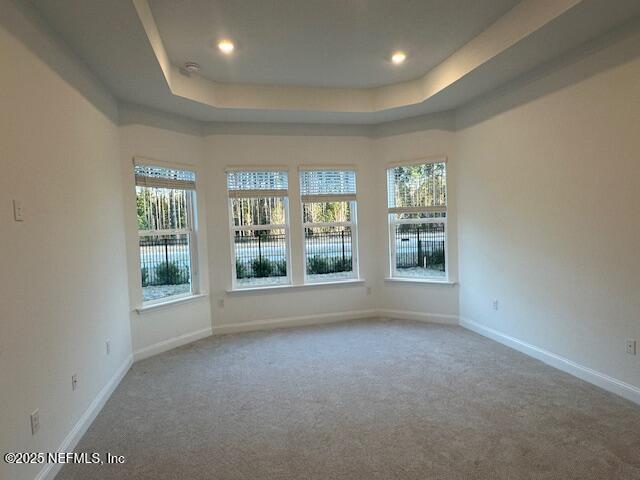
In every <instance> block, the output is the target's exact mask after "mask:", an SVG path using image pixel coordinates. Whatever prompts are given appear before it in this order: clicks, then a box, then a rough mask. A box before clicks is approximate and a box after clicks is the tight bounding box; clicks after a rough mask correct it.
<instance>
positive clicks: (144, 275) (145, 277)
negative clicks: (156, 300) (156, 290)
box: [140, 267, 149, 287]
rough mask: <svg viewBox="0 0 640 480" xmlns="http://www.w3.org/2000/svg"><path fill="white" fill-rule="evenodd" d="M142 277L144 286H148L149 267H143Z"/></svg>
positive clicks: (141, 270)
mask: <svg viewBox="0 0 640 480" xmlns="http://www.w3.org/2000/svg"><path fill="white" fill-rule="evenodd" d="M140 277H141V278H142V286H143V287H148V286H149V271H148V270H147V267H142V268H141V269H140Z"/></svg>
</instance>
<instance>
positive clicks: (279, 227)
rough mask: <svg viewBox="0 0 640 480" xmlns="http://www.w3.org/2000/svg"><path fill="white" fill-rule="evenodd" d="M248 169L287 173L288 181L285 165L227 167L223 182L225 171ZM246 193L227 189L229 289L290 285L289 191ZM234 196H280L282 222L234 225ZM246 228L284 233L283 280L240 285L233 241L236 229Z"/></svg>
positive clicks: (255, 191) (287, 172)
mask: <svg viewBox="0 0 640 480" xmlns="http://www.w3.org/2000/svg"><path fill="white" fill-rule="evenodd" d="M248 171H259V172H284V173H286V174H287V182H288V181H289V179H288V177H289V171H288V169H287V168H286V167H272V166H265V167H227V168H226V169H225V182H226V181H227V180H226V176H227V173H229V172H248ZM247 192H248V193H243V194H235V195H234V194H232V193H231V192H229V191H228V190H227V193H228V195H227V196H228V199H227V211H228V212H229V213H228V215H229V237H230V238H229V240H230V241H229V244H230V248H231V289H232V290H247V289H259V288H270V287H283V286H287V285H291V279H292V275H291V269H292V265H291V235H290V221H289V192H288V190H282V191H279V190H264V191H260V190H251V191H247ZM236 198H282V199H283V204H284V220H285V223H283V224H275V223H269V224H265V225H245V226H243V225H235V222H234V217H233V200H234V199H236ZM246 230H283V231H284V235H285V260H286V262H287V275H286V276H285V277H284V281H283V282H279V283H277V284H273V285H268V284H267V285H260V284H258V283H257V284H255V285H251V284H247V285H240V284H239V283H238V278H237V271H236V243H235V234H236V232H238V231H246Z"/></svg>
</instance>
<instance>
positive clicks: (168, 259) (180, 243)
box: [140, 235, 191, 287]
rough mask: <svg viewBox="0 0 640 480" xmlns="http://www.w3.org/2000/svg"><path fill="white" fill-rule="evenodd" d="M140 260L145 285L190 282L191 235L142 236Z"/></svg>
mask: <svg viewBox="0 0 640 480" xmlns="http://www.w3.org/2000/svg"><path fill="white" fill-rule="evenodd" d="M140 262H141V270H142V271H141V274H142V286H143V287H147V286H152V285H182V284H185V283H190V281H191V272H190V265H191V253H190V251H189V236H188V235H150V236H144V237H140Z"/></svg>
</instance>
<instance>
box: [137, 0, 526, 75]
mask: <svg viewBox="0 0 640 480" xmlns="http://www.w3.org/2000/svg"><path fill="white" fill-rule="evenodd" d="M518 1H519V0H404V1H392V0H351V1H345V0H306V1H305V0H278V1H265V0H242V1H238V0H183V1H176V0H150V1H149V5H150V7H151V11H152V13H153V17H154V19H155V21H156V24H157V26H158V29H159V31H160V36H161V37H162V41H163V43H164V47H165V49H166V51H167V53H168V55H169V58H170V59H171V61H172V63H174V64H175V65H178V66H181V65H183V64H184V63H185V62H187V61H195V62H197V63H199V64H200V65H201V67H202V72H201V73H202V75H203V76H205V77H207V78H209V79H211V80H213V81H216V82H222V83H245V84H246V83H248V84H265V85H297V86H305V87H342V88H345V87H349V88H368V87H378V86H382V85H388V84H392V83H398V82H403V81H406V80H413V79H416V78H418V77H420V76H422V75H424V74H425V73H426V72H428V71H429V70H431V69H432V68H433V67H435V66H436V65H437V64H438V63H440V62H441V61H442V60H444V59H445V58H447V57H448V56H449V55H451V54H452V53H454V52H455V51H456V50H458V49H459V48H460V47H462V46H463V45H464V44H465V43H467V42H468V41H469V40H471V39H472V38H473V37H475V36H476V35H478V34H479V33H480V32H482V31H483V30H485V29H486V28H487V27H488V26H489V25H490V24H491V23H493V22H494V21H495V20H497V19H498V18H499V17H501V16H502V15H503V14H504V13H506V12H507V11H508V10H509V9H511V7H513V6H514V5H515V4H516V3H518ZM221 38H230V39H232V40H233V41H234V43H235V44H236V50H235V52H234V54H233V55H231V56H229V57H227V56H224V55H223V54H221V53H220V52H219V51H218V49H217V48H216V45H217V42H218V39H221ZM394 50H404V51H405V52H407V54H408V58H407V61H406V62H405V63H404V64H403V65H402V66H396V65H393V64H391V62H390V61H389V57H390V55H391V52H392V51H394Z"/></svg>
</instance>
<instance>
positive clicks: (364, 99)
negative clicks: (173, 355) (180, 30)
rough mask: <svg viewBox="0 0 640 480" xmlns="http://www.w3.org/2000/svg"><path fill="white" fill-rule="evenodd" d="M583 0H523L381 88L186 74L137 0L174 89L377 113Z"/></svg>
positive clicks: (444, 81) (425, 96) (437, 84)
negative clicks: (435, 59)
mask: <svg viewBox="0 0 640 480" xmlns="http://www.w3.org/2000/svg"><path fill="white" fill-rule="evenodd" d="M582 1H583V0H554V1H551V2H541V1H539V0H523V1H522V2H521V3H519V4H517V5H516V6H515V7H514V8H512V9H511V10H510V11H509V12H507V13H506V14H505V15H504V16H503V17H501V18H499V19H498V20H497V21H496V22H494V23H493V24H492V25H491V26H489V28H487V29H486V30H485V31H484V32H482V33H480V34H479V35H478V36H476V37H475V38H473V39H472V40H471V41H470V42H468V43H467V44H466V45H464V46H463V47H462V48H460V49H459V50H458V51H457V52H455V53H454V54H453V55H451V56H450V57H449V58H447V59H446V60H444V61H443V62H442V63H440V64H439V65H438V66H436V67H435V68H433V69H432V70H430V71H429V72H427V73H426V74H425V75H424V76H422V77H421V78H418V79H416V80H411V81H407V82H401V83H397V84H393V85H387V86H383V87H376V88H317V87H296V86H269V85H245V84H242V85H238V84H225V83H218V82H213V81H211V80H209V79H207V78H204V77H201V76H198V75H192V76H188V75H184V74H183V73H181V72H180V70H179V69H178V68H177V67H176V66H175V65H172V64H171V61H170V59H169V56H168V54H167V51H166V49H165V47H164V44H163V43H162V38H161V36H160V32H159V30H158V27H157V24H156V22H155V20H154V18H153V13H152V11H151V8H150V6H149V3H148V1H147V0H133V4H134V7H135V9H136V12H137V13H138V17H139V19H140V21H141V23H142V26H143V28H144V30H145V33H146V35H147V37H148V39H149V43H150V45H151V48H152V50H153V52H154V55H155V57H156V59H157V61H158V64H159V66H160V68H161V70H162V73H163V75H164V78H165V81H166V83H167V86H168V88H169V90H170V91H171V93H172V94H173V95H175V96H178V97H182V98H185V99H188V100H191V101H195V102H199V103H202V104H205V105H208V106H211V107H214V108H225V109H254V110H268V111H314V112H336V113H375V112H381V111H385V110H390V109H394V108H400V107H406V106H410V105H416V104H421V103H425V102H428V101H429V100H430V99H431V98H433V97H434V96H436V95H437V94H438V93H441V92H443V91H444V90H446V89H447V88H449V87H450V86H452V85H453V84H455V83H456V82H458V81H459V80H461V79H462V78H463V77H465V76H466V75H468V74H470V73H471V72H472V71H474V70H476V69H478V68H479V67H480V66H482V65H484V64H485V63H487V62H488V61H490V60H491V59H493V58H494V57H496V56H497V55H499V54H501V53H502V52H504V51H506V50H507V49H509V48H511V47H513V46H514V45H515V44H517V43H518V42H520V41H522V40H523V39H524V38H526V37H527V36H529V35H531V34H532V33H534V32H535V31H537V30H539V29H540V28H542V27H543V26H545V25H546V24H548V23H549V22H551V21H552V20H554V19H556V18H557V17H559V16H560V15H562V14H564V13H566V12H567V11H568V10H570V9H572V8H573V7H575V6H576V5H578V4H579V3H581V2H582Z"/></svg>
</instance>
